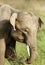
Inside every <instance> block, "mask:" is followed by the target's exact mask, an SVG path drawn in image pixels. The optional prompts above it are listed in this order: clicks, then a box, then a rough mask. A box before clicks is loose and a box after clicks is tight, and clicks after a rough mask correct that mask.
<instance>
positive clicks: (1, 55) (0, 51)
mask: <svg viewBox="0 0 45 65" xmlns="http://www.w3.org/2000/svg"><path fill="white" fill-rule="evenodd" d="M4 60H5V41H4V39H0V65H4Z"/></svg>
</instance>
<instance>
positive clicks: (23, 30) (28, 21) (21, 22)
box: [11, 11, 43, 64]
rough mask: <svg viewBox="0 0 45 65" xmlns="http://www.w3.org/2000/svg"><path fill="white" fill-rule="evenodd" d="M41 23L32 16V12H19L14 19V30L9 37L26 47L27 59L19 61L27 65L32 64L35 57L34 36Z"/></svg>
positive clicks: (39, 19) (35, 45)
mask: <svg viewBox="0 0 45 65" xmlns="http://www.w3.org/2000/svg"><path fill="white" fill-rule="evenodd" d="M42 24H43V21H42V20H41V18H40V17H38V16H37V15H35V14H33V13H32V12H26V11H21V12H18V14H17V18H16V19H15V29H16V31H12V32H11V35H12V36H13V38H14V39H15V40H17V41H19V42H23V43H25V44H26V45H27V50H28V54H29V58H27V59H26V58H23V59H20V60H21V61H22V62H24V61H25V62H26V63H28V64H30V63H32V62H33V61H34V60H35V58H36V56H37V54H38V53H37V44H36V40H37V39H36V36H37V31H38V29H39V28H40V27H41V26H42Z"/></svg>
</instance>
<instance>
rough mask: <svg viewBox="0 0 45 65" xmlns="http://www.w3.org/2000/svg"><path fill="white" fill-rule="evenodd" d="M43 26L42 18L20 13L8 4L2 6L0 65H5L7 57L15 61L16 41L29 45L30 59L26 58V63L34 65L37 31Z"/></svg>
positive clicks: (0, 17) (0, 13)
mask: <svg viewBox="0 0 45 65" xmlns="http://www.w3.org/2000/svg"><path fill="white" fill-rule="evenodd" d="M42 24H43V22H42V20H41V19H40V17H38V16H36V15H35V14H33V13H31V12H25V11H19V10H16V9H14V8H12V7H11V6H9V5H6V4H3V5H0V65H4V58H5V57H6V58H7V59H8V60H9V61H13V60H15V58H16V48H15V47H16V41H19V42H24V43H25V44H26V45H27V48H28V54H29V58H28V59H25V58H24V61H25V62H27V63H32V62H33V60H34V59H35V57H36V54H37V47H36V34H37V30H38V28H39V27H41V25H42ZM14 50H15V51H14ZM9 52H10V53H9ZM2 58H3V59H2ZM22 60H23V59H22Z"/></svg>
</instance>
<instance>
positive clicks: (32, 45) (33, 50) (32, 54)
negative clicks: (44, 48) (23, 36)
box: [26, 31, 37, 63]
mask: <svg viewBox="0 0 45 65" xmlns="http://www.w3.org/2000/svg"><path fill="white" fill-rule="evenodd" d="M27 44H28V54H29V58H28V59H27V60H26V62H27V63H32V62H33V61H34V60H35V58H36V56H37V45H36V32H34V31H33V32H32V33H31V34H30V35H29V36H28V37H27Z"/></svg>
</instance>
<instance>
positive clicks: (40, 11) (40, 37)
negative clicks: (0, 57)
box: [0, 0, 45, 65]
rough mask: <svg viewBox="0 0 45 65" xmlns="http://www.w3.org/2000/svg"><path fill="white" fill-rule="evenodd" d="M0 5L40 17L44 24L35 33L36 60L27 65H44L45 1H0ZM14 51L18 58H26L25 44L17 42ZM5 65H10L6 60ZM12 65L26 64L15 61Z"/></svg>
mask: <svg viewBox="0 0 45 65" xmlns="http://www.w3.org/2000/svg"><path fill="white" fill-rule="evenodd" d="M0 3H5V4H9V5H11V6H12V7H14V8H16V9H19V10H26V11H32V12H33V13H35V14H36V15H38V16H40V18H41V19H42V21H43V22H44V25H43V26H42V28H41V29H40V30H39V31H38V32H37V48H38V56H37V58H36V60H35V61H34V62H33V63H32V64H29V65H45V0H0ZM16 51H17V55H18V57H19V58H20V57H22V56H25V57H28V54H27V50H26V45H25V44H20V43H19V42H17V44H16ZM5 65H11V64H10V63H9V62H8V60H7V59H5ZM12 65H13V64H12ZM14 65H28V64H26V63H23V64H21V63H19V62H18V61H15V64H14Z"/></svg>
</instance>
